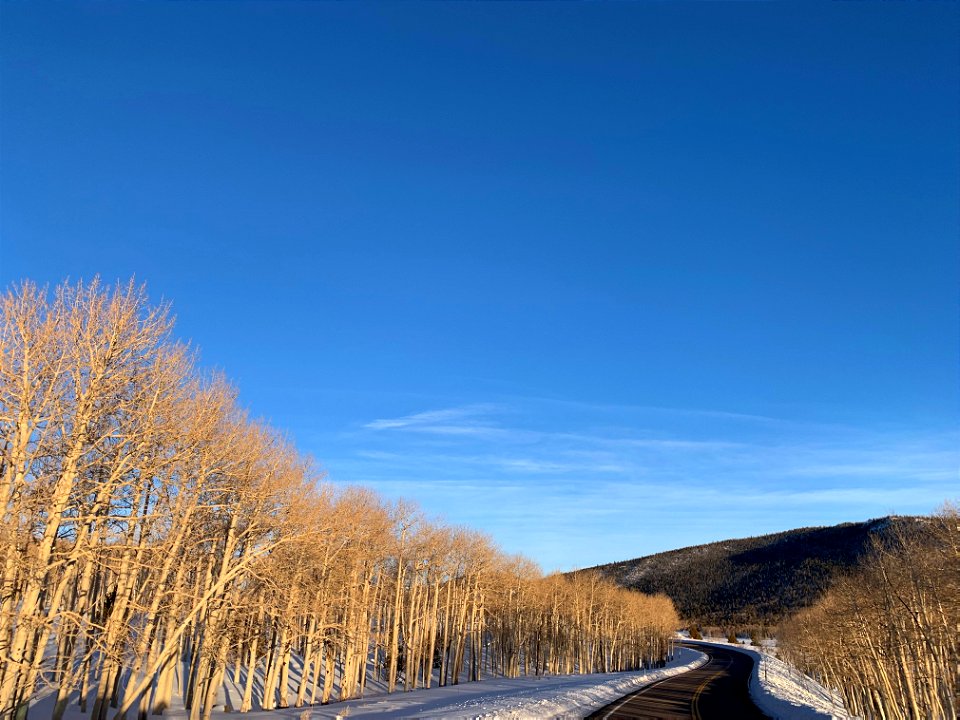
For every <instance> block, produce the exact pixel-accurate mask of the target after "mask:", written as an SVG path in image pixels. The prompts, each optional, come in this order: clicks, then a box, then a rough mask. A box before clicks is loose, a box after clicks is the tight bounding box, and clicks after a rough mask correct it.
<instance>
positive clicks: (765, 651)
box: [703, 639, 853, 720]
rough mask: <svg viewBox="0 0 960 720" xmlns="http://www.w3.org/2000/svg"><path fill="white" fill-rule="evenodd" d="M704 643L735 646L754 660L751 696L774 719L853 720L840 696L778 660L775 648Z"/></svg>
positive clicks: (715, 642)
mask: <svg viewBox="0 0 960 720" xmlns="http://www.w3.org/2000/svg"><path fill="white" fill-rule="evenodd" d="M703 642H704V644H712V645H723V646H725V647H732V648H735V649H737V650H739V651H741V652H744V653H747V654H748V655H751V656H752V657H753V659H754V665H753V674H752V676H751V677H750V697H752V698H753V701H754V702H755V703H756V704H757V706H758V707H759V708H760V709H761V710H763V712H765V713H766V714H767V715H769V716H770V717H772V718H775V720H826V718H837V720H852V718H853V716H852V715H850V714H849V713H848V712H847V711H846V709H845V708H844V707H843V702H842V701H841V700H840V698H839V697H838V696H836V695H833V694H831V693H830V691H829V690H828V689H827V688H825V687H823V685H820V684H819V683H818V682H817V681H815V680H814V679H812V678H810V677H808V676H806V675H804V674H803V673H801V672H800V671H799V670H797V669H796V668H795V667H793V666H792V665H789V664H788V663H785V662H784V661H783V660H780V659H778V658H776V657H775V656H774V655H773V649H772V648H759V649H758V648H754V647H747V646H745V645H741V644H737V645H733V644H732V643H728V642H726V641H724V640H713V639H710V640H708V641H703Z"/></svg>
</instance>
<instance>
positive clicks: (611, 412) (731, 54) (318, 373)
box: [0, 1, 960, 569]
mask: <svg viewBox="0 0 960 720" xmlns="http://www.w3.org/2000/svg"><path fill="white" fill-rule="evenodd" d="M958 17H960V15H958V6H957V4H955V3H882V4H875V3H831V4H815V3H802V4H783V3H774V4H765V3H734V4H728V3H724V4H703V3H700V4H690V5H687V4H672V3H637V4H633V3H615V4H614V3H610V4H606V3H562V4H547V3H529V4H512V3H494V4H477V3H457V4H440V3H423V4H420V3H386V4H352V3H350V4H335V3H329V4H323V3H306V2H304V3H291V4H286V3H275V2H271V3H262V4H258V3H240V2H238V3H196V4H189V3H109V2H107V3H92V2H90V3H83V4H71V3H56V4H53V3H25V2H9V1H8V2H3V3H2V4H0V48H2V50H0V62H2V78H0V81H2V86H0V87H2V96H0V103H2V104H0V133H2V134H0V281H2V285H3V286H4V287H6V286H9V285H10V284H11V283H12V282H14V281H16V280H18V279H21V278H32V279H34V280H37V281H40V282H48V283H51V284H52V283H56V282H58V281H60V280H62V279H64V278H67V277H69V278H72V279H77V278H90V277H91V276H93V275H94V274H100V275H101V276H102V277H103V278H105V279H107V280H113V279H117V278H128V277H129V276H131V275H136V277H137V278H138V279H140V280H142V281H145V282H146V283H147V285H148V288H149V290H150V293H151V296H152V297H153V298H155V299H157V300H159V299H161V298H165V299H169V300H171V301H172V302H173V304H174V309H175V313H176V314H177V316H178V318H179V320H178V334H179V335H180V336H181V337H183V338H186V339H190V340H192V341H193V342H194V343H196V344H197V345H198V346H199V347H200V348H201V349H202V353H203V355H202V356H203V360H204V362H205V364H207V365H208V366H213V367H219V368H222V369H224V370H225V371H226V373H227V374H228V375H229V376H230V377H231V378H233V380H234V381H235V382H236V383H237V384H238V386H239V387H240V390H241V398H242V401H243V402H244V403H245V404H246V405H247V406H248V407H250V408H251V410H252V411H253V412H254V413H255V414H257V415H262V416H265V417H268V418H269V419H271V421H272V422H273V423H274V424H275V425H276V426H278V427H281V428H285V429H287V430H289V432H290V433H291V435H292V436H293V437H294V438H295V440H296V442H297V444H298V445H299V447H300V448H301V449H303V450H304V451H305V452H309V453H312V454H313V455H314V456H315V457H316V458H317V459H318V460H319V461H320V463H321V464H322V466H323V467H324V468H325V469H326V470H327V471H328V473H329V476H330V478H331V479H332V480H333V481H335V482H338V483H352V482H357V483H364V484H368V485H372V486H373V487H375V488H377V489H378V490H380V491H381V492H383V493H384V494H386V495H388V496H391V497H393V496H405V497H409V498H411V499H414V500H417V501H419V502H420V503H421V504H422V505H423V506H424V507H425V508H426V510H427V511H428V512H429V513H432V514H442V515H443V516H444V517H445V518H446V520H447V521H448V522H451V523H466V524H469V525H472V526H475V527H477V528H480V529H484V530H487V531H489V532H490V533H491V534H492V535H493V536H494V537H495V538H496V539H497V540H498V541H499V542H500V544H501V545H502V546H503V547H504V549H506V550H508V551H511V552H524V553H526V554H528V555H530V556H532V557H533V558H535V559H537V560H539V561H540V562H541V563H542V564H543V565H544V566H545V567H546V568H547V569H551V568H557V567H559V568H569V567H573V566H582V565H588V564H593V563H597V562H603V561H612V560H618V559H624V558H628V557H634V556H637V555H641V554H645V553H649V552H654V551H658V550H665V549H670V548H674V547H679V546H683V545H688V544H692V543H697V542H704V541H709V540H716V539H721V538H725V537H731V536H743V535H747V534H758V533H761V532H768V531H774V530H781V529H786V528H790V527H795V526H801V525H814V524H828V523H834V522H840V521H844V520H858V519H864V518H867V517H872V516H878V515H882V514H886V513H888V512H891V511H895V512H900V513H914V512H929V511H931V510H933V509H934V508H935V507H936V506H937V505H938V504H939V503H940V502H942V501H943V500H945V499H947V498H951V497H954V498H955V497H957V496H958V495H960V491H958V487H960V483H958V476H957V468H958V456H960V454H958V433H957V428H958V415H960V413H958V408H960V402H958V401H960V392H958V383H957V380H958V356H960V339H958V288H960V282H958V280H960V244H958V235H960V219H958V215H960V211H958V202H960V201H958V197H960V181H958V165H960V163H958V161H960V143H958V127H960V114H958V106H960V101H958V79H960V69H958V68H960V42H958V30H960V23H958Z"/></svg>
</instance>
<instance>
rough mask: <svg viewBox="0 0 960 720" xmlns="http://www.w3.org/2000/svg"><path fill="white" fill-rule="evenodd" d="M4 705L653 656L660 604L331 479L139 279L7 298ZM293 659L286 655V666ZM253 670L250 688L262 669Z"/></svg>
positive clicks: (259, 701)
mask: <svg viewBox="0 0 960 720" xmlns="http://www.w3.org/2000/svg"><path fill="white" fill-rule="evenodd" d="M0 475H2V485H0V487H2V492H3V506H2V513H3V515H2V520H0V562H2V565H3V567H2V580H0V716H2V717H4V718H12V717H17V718H22V717H24V716H25V714H26V711H27V708H28V706H29V702H30V700H31V699H32V698H34V697H36V696H37V694H38V693H41V692H50V693H53V694H55V699H56V702H55V704H53V705H52V707H53V708H54V709H53V718H54V719H55V720H56V719H57V718H60V717H62V716H63V713H64V711H65V710H66V708H67V707H68V705H69V704H70V703H78V704H79V710H80V711H82V712H84V713H87V714H89V717H91V718H92V719H93V720H105V718H107V717H108V716H110V717H112V718H114V719H115V720H119V719H121V718H126V717H130V716H132V715H133V714H136V715H137V716H138V717H140V718H145V717H146V716H147V715H149V714H160V713H162V712H163V711H164V710H165V709H166V708H168V707H170V706H171V703H173V702H174V698H181V699H182V702H183V703H184V706H185V707H186V708H187V709H188V710H189V713H190V717H191V718H192V719H194V720H196V719H199V718H204V719H206V718H209V717H210V714H211V711H212V709H213V706H214V704H215V703H216V702H217V695H218V691H219V689H220V687H221V685H222V684H223V682H224V680H225V678H227V673H230V674H231V675H230V678H231V679H232V680H233V681H234V682H235V683H236V684H237V685H239V686H240V687H242V688H243V692H242V699H241V705H240V707H238V708H234V709H235V710H239V711H241V712H243V711H247V710H250V709H252V708H255V707H260V708H262V709H265V710H269V709H273V708H277V707H287V706H288V705H289V704H293V705H295V706H301V705H307V704H313V703H318V702H319V703H327V702H331V701H334V700H344V699H348V698H352V697H357V696H360V695H361V694H362V693H363V692H364V687H365V684H366V683H367V681H368V680H369V679H370V678H376V679H377V680H378V681H382V682H383V683H384V684H385V685H386V686H387V689H388V690H389V691H394V690H396V689H400V688H402V689H404V690H410V689H413V688H418V687H430V686H431V684H439V685H446V684H452V683H458V682H461V681H463V680H480V679H481V678H482V677H483V676H485V675H489V674H503V675H508V676H516V675H519V674H525V673H530V674H535V673H587V672H595V671H614V670H626V669H635V668H639V667H644V666H650V665H655V664H659V663H661V662H662V661H663V660H664V659H665V657H666V655H667V653H668V644H669V637H670V635H671V634H672V632H673V630H674V629H675V628H676V626H677V625H678V619H677V615H676V613H675V611H674V608H673V605H672V603H671V601H670V600H669V599H667V598H666V597H664V596H647V595H642V594H640V593H637V592H634V591H629V590H624V589H620V588H617V587H616V586H614V585H613V584H612V583H611V582H609V581H606V580H602V579H600V578H599V577H598V576H596V575H591V574H578V575H577V576H575V577H572V578H565V577H562V576H559V575H549V576H543V575H542V574H541V573H540V571H539V570H538V568H537V567H536V566H535V565H534V564H533V563H532V562H530V561H528V560H526V559H524V558H521V557H508V556H505V555H504V554H503V553H501V552H500V551H498V550H497V549H496V547H495V546H494V545H493V544H492V542H491V541H490V540H489V539H488V538H487V537H485V536H484V535H482V534H479V533H477V532H473V531H470V530H467V529H463V528H459V527H448V526H444V525H440V524H437V523H434V522H430V521H428V520H427V519H425V518H424V517H423V515H422V513H421V512H420V511H419V510H418V509H417V508H416V507H414V506H412V505H410V504H408V503H405V502H395V503H389V502H386V501H384V500H383V499H381V498H380V497H378V496H377V495H376V494H374V493H373V492H371V491H369V490H365V489H362V488H345V489H344V488H339V489H338V488H335V487H333V486H331V485H328V484H324V483H323V482H321V480H322V478H321V476H320V474H319V473H317V472H316V471H315V470H314V469H313V466H312V464H311V462H310V461H308V460H307V459H305V458H304V457H302V456H301V455H300V454H298V452H297V451H296V450H295V449H294V448H293V447H292V446H291V444H290V443H289V442H287V441H286V440H285V439H284V437H283V436H282V435H281V434H280V433H278V432H277V431H276V430H274V429H272V428H270V427H268V426H267V425H265V424H264V423H263V422H260V421H258V420H254V419H252V418H250V417H249V416H248V415H247V414H246V413H245V412H244V411H243V410H242V409H241V408H240V407H239V405H238V402H237V399H236V393H235V391H234V389H233V388H232V387H231V386H230V385H229V384H228V383H227V382H226V381H225V380H224V379H223V378H222V377H219V376H216V375H208V374H205V373H203V372H201V371H200V370H199V369H198V367H197V364H196V358H195V357H194V353H193V352H192V351H191V350H190V349H189V348H188V347H186V346H185V345H183V344H181V343H179V342H176V341H175V340H174V339H173V337H172V319H171V317H170V315H169V312H168V310H167V308H165V307H152V306H150V305H149V303H148V301H147V299H146V296H145V293H144V290H143V288H142V287H137V286H135V285H134V284H133V283H130V284H128V285H126V286H117V287H114V288H108V287H105V286H103V285H101V284H100V283H99V282H97V281H94V282H92V283H87V284H84V283H79V284H74V285H68V284H64V285H61V286H59V287H57V288H56V289H55V291H54V292H53V293H50V292H48V291H46V290H42V289H39V288H38V287H36V286H35V285H33V284H31V283H24V284H22V285H21V286H19V287H17V288H15V289H13V290H11V291H9V292H7V293H6V294H5V295H3V296H2V298H0ZM295 663H296V664H297V672H296V673H294V672H293V667H294V664H295ZM255 678H256V682H255Z"/></svg>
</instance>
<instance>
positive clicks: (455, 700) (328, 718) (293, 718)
mask: <svg viewBox="0 0 960 720" xmlns="http://www.w3.org/2000/svg"><path fill="white" fill-rule="evenodd" d="M684 639H686V638H684ZM703 642H704V643H705V644H715V645H723V646H726V647H735V648H736V649H737V650H739V651H741V652H744V653H747V654H749V655H752V656H753V658H754V660H755V663H754V668H753V676H752V677H751V680H750V694H751V696H752V697H753V699H754V702H756V704H757V705H758V706H759V707H760V708H761V709H762V710H763V711H764V712H765V713H767V714H768V715H770V716H771V717H772V718H775V719H776V720H826V719H827V718H837V719H838V720H852V716H851V715H849V714H848V713H847V712H846V710H844V708H843V704H842V703H841V702H840V700H839V698H837V697H836V696H831V694H830V692H829V691H828V690H827V689H826V688H824V687H823V686H822V685H819V684H818V683H817V682H815V681H814V680H812V679H811V678H809V677H807V676H805V675H803V674H802V673H800V672H799V671H798V670H797V669H796V668H794V667H793V666H791V665H789V664H787V663H785V662H783V661H782V660H779V659H777V658H776V657H775V656H774V655H773V648H761V649H756V648H753V647H747V646H744V645H740V644H738V645H736V646H733V645H732V644H730V643H727V642H725V641H723V640H712V639H711V640H708V641H703ZM705 662H706V656H705V655H704V654H702V653H698V652H696V651H694V650H689V649H686V648H677V652H676V655H675V657H674V659H673V661H671V662H670V663H668V664H667V667H665V668H661V669H657V670H646V671H642V672H626V673H609V674H594V675H552V676H546V677H520V678H502V677H500V678H498V677H494V678H488V679H484V680H482V681H480V682H463V683H460V684H459V685H451V686H448V687H442V688H441V687H434V688H432V689H430V690H415V691H413V692H408V693H407V692H399V691H398V692H395V693H393V694H387V693H386V692H385V689H384V688H383V686H382V685H381V684H380V683H376V682H372V683H370V684H369V685H368V687H367V696H366V697H364V698H362V699H357V700H349V701H346V702H338V703H331V704H330V705H314V706H309V707H303V708H293V707H291V708H287V709H283V710H269V711H261V710H255V711H253V712H250V713H247V714H246V717H249V718H250V719H251V720H268V718H274V719H275V720H337V719H344V720H345V719H346V718H361V717H362V718H385V719H387V720H396V719H397V718H409V717H418V718H450V719H451V720H457V719H467V718H469V719H470V720H479V719H480V718H484V719H486V718H504V719H506V718H510V719H512V720H519V719H521V718H530V719H534V718H555V717H584V716H586V715H589V714H590V713H591V712H593V711H594V710H596V709H598V708H601V707H603V706H604V705H607V704H609V703H611V702H613V701H614V700H616V699H617V698H619V697H622V696H623V695H627V694H629V693H631V692H634V691H635V690H638V689H640V688H642V687H643V686H645V685H648V684H650V683H652V682H655V681H657V680H661V679H663V678H666V677H671V676H673V675H678V674H680V673H683V672H686V671H687V670H691V669H693V668H696V667H699V666H700V665H702V664H704V663H705ZM224 690H225V691H226V693H227V696H226V697H224V698H223V700H226V701H228V702H229V704H230V705H233V706H235V705H236V704H239V688H238V687H236V686H235V685H233V683H230V682H227V683H225V688H224ZM290 699H291V701H292V699H293V698H292V697H291V698H290ZM176 700H179V698H176ZM223 700H222V701H223ZM52 701H53V696H52V695H47V696H46V697H43V698H40V699H38V701H37V702H36V703H35V704H34V705H33V706H32V707H31V709H30V715H31V716H32V717H34V718H44V717H49V715H50V710H51V709H52V704H53V703H52ZM221 707H222V706H221ZM256 707H259V705H257V706H256ZM213 715H214V720H228V718H237V717H239V714H238V713H227V712H225V711H223V710H218V711H215V712H214V714H213ZM164 716H165V717H166V718H170V719H171V720H185V719H186V718H187V717H188V712H187V711H186V710H183V708H182V705H181V704H180V703H179V702H176V701H175V703H174V707H173V708H172V709H171V710H168V711H167V712H165V713H164ZM65 720H88V716H86V715H82V714H81V713H80V712H79V710H78V709H77V705H76V704H73V703H71V706H70V709H69V710H68V711H67V714H66V716H65Z"/></svg>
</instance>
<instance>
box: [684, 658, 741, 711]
mask: <svg viewBox="0 0 960 720" xmlns="http://www.w3.org/2000/svg"><path fill="white" fill-rule="evenodd" d="M731 664H732V663H728V664H727V667H725V668H723V669H722V670H717V672H715V673H714V674H713V675H711V676H710V677H708V678H707V679H706V680H704V681H703V682H702V683H700V687H698V688H697V691H696V692H695V693H694V694H693V699H692V700H691V701H690V710H691V712H692V714H693V720H703V718H701V717H700V708H698V707H697V701H698V700H699V699H700V693H702V692H703V691H704V689H705V688H706V687H707V685H709V684H710V683H711V682H713V680H714V678H717V677H719V676H721V675H723V674H724V673H725V672H726V671H727V668H728V667H730V665H731Z"/></svg>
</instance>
